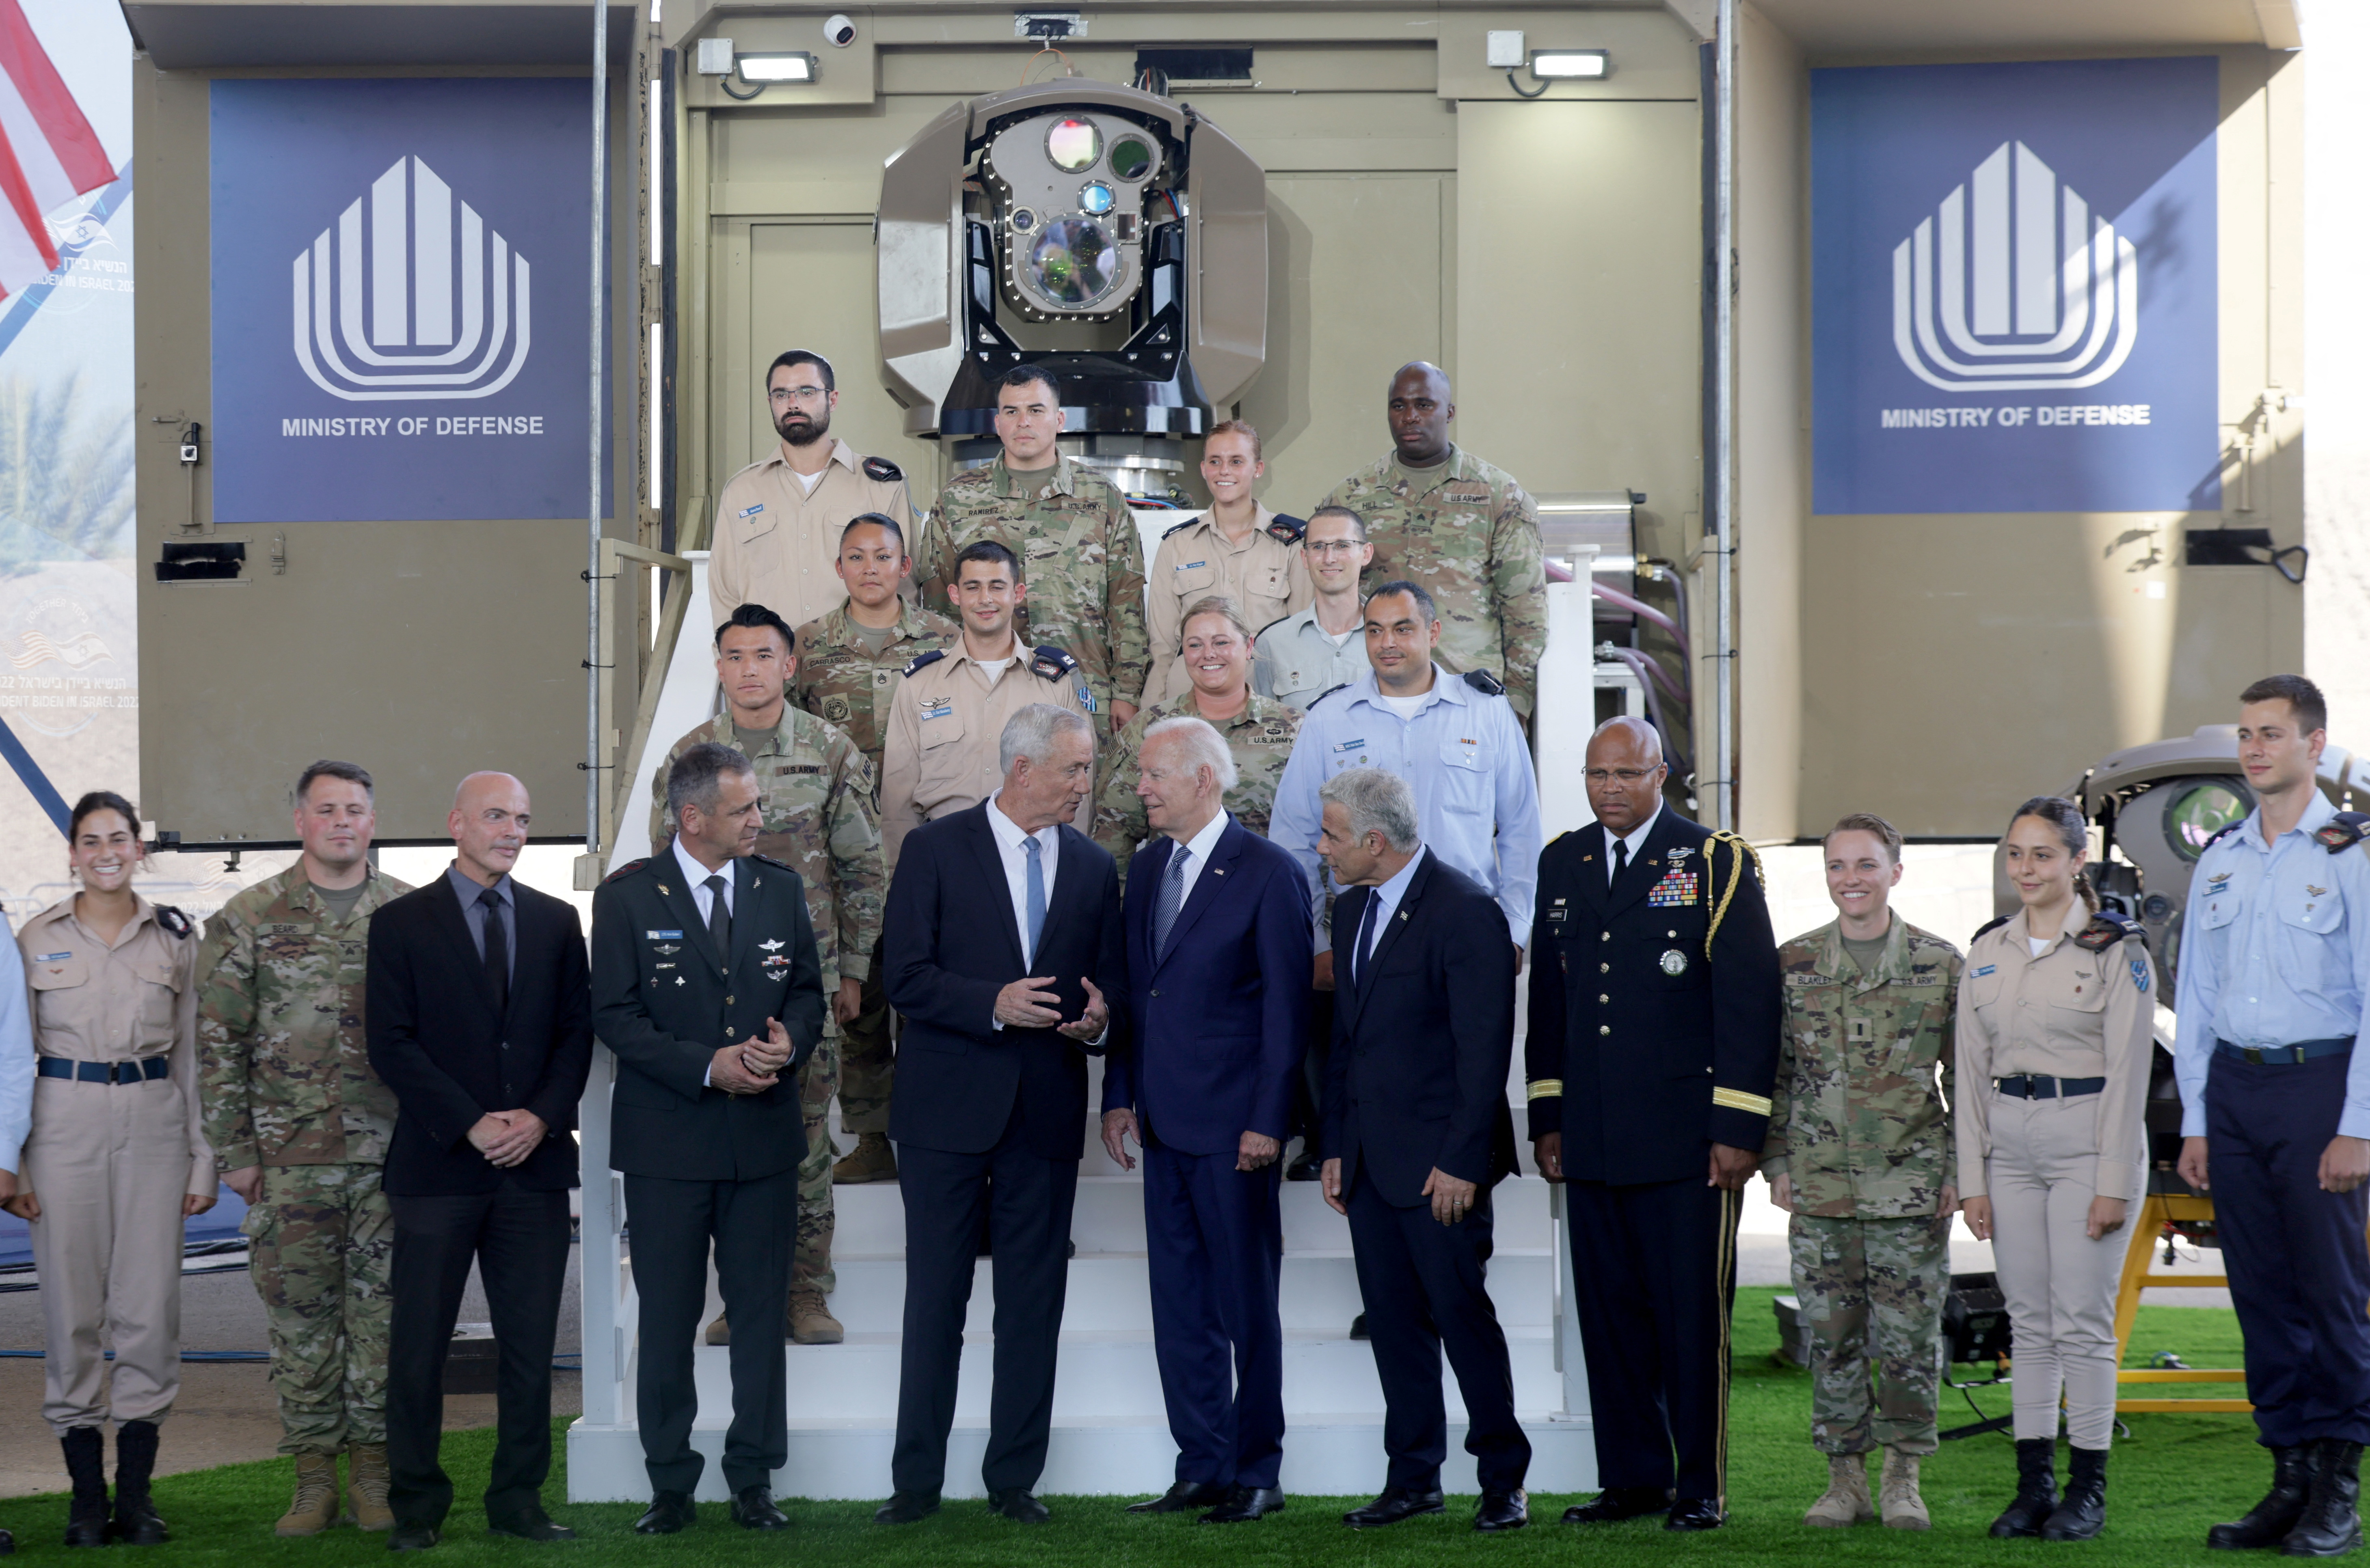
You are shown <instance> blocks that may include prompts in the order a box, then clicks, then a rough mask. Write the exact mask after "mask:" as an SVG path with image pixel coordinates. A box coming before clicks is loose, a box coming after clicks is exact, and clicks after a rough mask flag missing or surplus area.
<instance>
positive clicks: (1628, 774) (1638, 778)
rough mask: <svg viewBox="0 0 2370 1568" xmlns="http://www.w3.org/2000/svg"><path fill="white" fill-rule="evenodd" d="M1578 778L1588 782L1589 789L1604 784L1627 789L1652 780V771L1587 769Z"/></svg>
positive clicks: (1648, 769) (1641, 769) (1643, 769)
mask: <svg viewBox="0 0 2370 1568" xmlns="http://www.w3.org/2000/svg"><path fill="white" fill-rule="evenodd" d="M1580 776H1581V777H1582V778H1584V779H1586V780H1587V781H1588V783H1589V785H1590V787H1591V788H1594V787H1595V786H1597V785H1600V784H1621V785H1623V786H1624V787H1627V786H1628V785H1630V784H1643V783H1645V782H1646V781H1647V780H1648V779H1650V778H1652V777H1653V776H1654V770H1653V769H1651V768H1589V769H1586V770H1584V771H1582V773H1581V775H1580Z"/></svg>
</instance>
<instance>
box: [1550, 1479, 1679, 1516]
mask: <svg viewBox="0 0 2370 1568" xmlns="http://www.w3.org/2000/svg"><path fill="white" fill-rule="evenodd" d="M1670 1506H1671V1494H1669V1493H1668V1492H1666V1491H1664V1490H1663V1489H1662V1488H1661V1487H1659V1486H1608V1487H1606V1488H1605V1490H1604V1491H1602V1492H1600V1493H1598V1494H1596V1501H1595V1502H1593V1503H1582V1504H1580V1505H1576V1506H1574V1507H1570V1508H1566V1509H1565V1510H1564V1511H1563V1522H1564V1523H1565V1524H1568V1525H1615V1524H1619V1523H1620V1522H1621V1521H1622V1520H1624V1519H1639V1518H1643V1517H1645V1516H1647V1515H1648V1514H1661V1513H1666V1512H1668V1511H1669V1509H1670Z"/></svg>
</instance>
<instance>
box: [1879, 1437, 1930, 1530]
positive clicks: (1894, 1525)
mask: <svg viewBox="0 0 2370 1568" xmlns="http://www.w3.org/2000/svg"><path fill="white" fill-rule="evenodd" d="M1877 1504H1878V1506H1880V1507H1881V1508H1882V1509H1883V1511H1884V1526H1885V1528H1887V1529H1894V1530H1930V1529H1932V1528H1934V1521H1933V1520H1932V1519H1930V1518H1928V1517H1927V1514H1926V1499H1924V1498H1923V1497H1920V1496H1918V1495H1917V1456H1916V1454H1904V1453H1903V1452H1902V1451H1901V1450H1900V1449H1899V1448H1887V1449H1885V1450H1884V1479H1883V1481H1882V1482H1881V1483H1879V1485H1878V1488H1877Z"/></svg>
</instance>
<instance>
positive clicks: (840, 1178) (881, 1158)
mask: <svg viewBox="0 0 2370 1568" xmlns="http://www.w3.org/2000/svg"><path fill="white" fill-rule="evenodd" d="M896 1179H897V1151H896V1150H893V1149H892V1148H890V1147H889V1135H888V1134H886V1133H880V1132H863V1133H858V1134H857V1135H856V1147H855V1148H853V1149H851V1150H848V1151H847V1153H846V1155H845V1156H844V1157H842V1158H841V1160H840V1162H839V1163H837V1164H835V1165H834V1166H833V1167H832V1168H831V1180H832V1185H834V1186H843V1187H852V1186H860V1185H863V1184H864V1183H866V1182H893V1181H895V1180H896Z"/></svg>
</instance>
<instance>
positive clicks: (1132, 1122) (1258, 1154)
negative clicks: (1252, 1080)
mask: <svg viewBox="0 0 2370 1568" xmlns="http://www.w3.org/2000/svg"><path fill="white" fill-rule="evenodd" d="M1131 1138H1132V1139H1135V1146H1136V1147H1137V1148H1138V1149H1141V1148H1143V1147H1144V1128H1143V1127H1140V1126H1138V1125H1137V1123H1136V1119H1135V1113H1134V1112H1133V1111H1131V1110H1129V1109H1128V1108H1127V1107H1126V1106H1124V1105H1122V1106H1119V1107H1118V1108H1116V1109H1114V1110H1109V1111H1105V1112H1104V1113H1103V1151H1104V1152H1105V1153H1107V1154H1109V1155H1110V1157H1111V1162H1112V1163H1113V1164H1115V1165H1117V1166H1118V1167H1119V1168H1120V1169H1121V1170H1122V1171H1133V1170H1134V1169H1135V1157H1134V1156H1133V1155H1132V1154H1130V1153H1129V1152H1128V1151H1127V1139H1131ZM1282 1157H1283V1139H1275V1138H1270V1137H1268V1136H1267V1135H1266V1134H1265V1133H1261V1132H1246V1133H1244V1134H1243V1136H1242V1138H1241V1139H1239V1140H1238V1141H1237V1143H1236V1145H1235V1169H1236V1170H1237V1171H1263V1170H1265V1169H1267V1168H1268V1167H1269V1166H1270V1165H1272V1164H1274V1163H1275V1162H1276V1161H1277V1160H1278V1159H1280V1158H1282Z"/></svg>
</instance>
